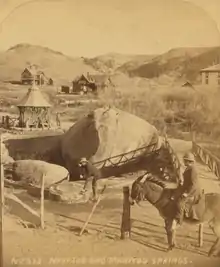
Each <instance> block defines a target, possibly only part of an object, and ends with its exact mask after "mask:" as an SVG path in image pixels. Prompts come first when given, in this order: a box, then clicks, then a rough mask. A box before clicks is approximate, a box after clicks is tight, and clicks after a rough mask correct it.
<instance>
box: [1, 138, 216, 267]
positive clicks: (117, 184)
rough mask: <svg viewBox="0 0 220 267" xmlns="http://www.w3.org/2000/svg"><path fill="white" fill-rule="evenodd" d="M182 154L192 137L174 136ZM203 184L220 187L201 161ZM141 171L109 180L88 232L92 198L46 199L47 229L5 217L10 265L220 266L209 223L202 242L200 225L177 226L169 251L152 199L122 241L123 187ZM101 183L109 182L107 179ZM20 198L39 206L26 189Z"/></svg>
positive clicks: (135, 216) (6, 255)
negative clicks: (174, 243)
mask: <svg viewBox="0 0 220 267" xmlns="http://www.w3.org/2000/svg"><path fill="white" fill-rule="evenodd" d="M172 144H173V147H174V149H175V150H176V151H177V152H178V153H179V155H180V156H181V155H182V153H183V152H184V151H185V150H188V149H189V148H190V145H191V144H190V142H184V141H178V140H174V141H173V142H172ZM198 169H199V174H200V179H201V184H202V186H203V188H205V190H206V192H207V191H217V192H219V191H220V190H219V182H218V180H217V178H215V177H214V176H213V174H212V173H211V172H209V171H208V169H207V168H206V167H204V166H201V165H198ZM134 178H135V175H133V176H131V177H125V178H120V179H114V180H113V181H111V182H109V183H108V184H111V187H108V188H107V191H106V193H105V194H104V197H103V199H102V201H101V202H100V204H99V206H98V208H97V210H96V212H95V214H94V216H93V217H92V220H91V223H90V224H89V225H88V228H87V229H88V233H85V234H83V235H82V236H81V237H79V236H78V232H79V229H80V227H82V226H83V223H84V221H85V220H86V218H87V216H88V214H89V212H90V210H91V209H92V203H87V204H78V205H64V204H60V203H56V202H49V201H45V209H46V214H45V220H46V222H45V225H46V229H45V230H39V229H25V228H24V227H22V226H21V225H19V224H18V223H17V222H16V220H15V218H13V217H12V216H11V215H6V216H5V220H4V261H5V266H7V267H10V266H14V265H15V266H19V267H22V266H30V265H41V266H44V267H47V266H51V265H56V266H82V265H84V266H103V265H107V266H125V265H128V266H136V265H140V266H143V265H146V266H155V265H156V266H177V265H185V266H190V267H191V266H216V267H217V266H220V265H219V263H220V259H219V258H213V259H209V258H208V257H207V252H208V250H209V249H210V247H211V246H212V244H213V242H214V241H215V236H214V235H213V233H212V231H211V230H210V229H209V228H208V226H207V225H205V226H204V245H203V247H202V248H199V247H197V244H198V241H197V239H198V226H197V225H188V224H184V225H183V226H181V228H179V229H178V231H177V243H178V244H177V248H176V249H175V250H174V251H172V252H167V250H166V248H167V241H166V235H165V229H164V225H163V220H162V218H161V217H160V216H159V214H158V212H157V210H156V209H155V208H154V207H153V206H151V205H150V204H149V203H148V202H144V203H142V207H138V206H134V207H132V211H131V217H132V236H131V239H130V240H120V223H121V213H122V186H124V185H127V184H131V183H132V181H133V180H134ZM101 183H104V181H102V182H101ZM20 198H21V199H22V200H24V201H25V202H26V203H28V204H29V205H31V206H32V207H33V208H35V209H36V210H39V207H40V203H39V200H36V199H32V198H31V197H30V196H27V195H24V194H20Z"/></svg>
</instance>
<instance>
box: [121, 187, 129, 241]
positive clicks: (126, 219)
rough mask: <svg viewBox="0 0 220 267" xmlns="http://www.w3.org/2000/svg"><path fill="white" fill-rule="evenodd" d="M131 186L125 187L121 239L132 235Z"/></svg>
mask: <svg viewBox="0 0 220 267" xmlns="http://www.w3.org/2000/svg"><path fill="white" fill-rule="evenodd" d="M129 197H130V189H129V186H124V187H123V212H122V221H121V239H128V238H130V236H131V218H130V214H131V205H130V201H129Z"/></svg>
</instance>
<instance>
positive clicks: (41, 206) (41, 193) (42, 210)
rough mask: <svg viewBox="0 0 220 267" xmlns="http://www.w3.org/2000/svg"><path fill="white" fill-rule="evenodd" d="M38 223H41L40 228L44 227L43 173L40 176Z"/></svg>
mask: <svg viewBox="0 0 220 267" xmlns="http://www.w3.org/2000/svg"><path fill="white" fill-rule="evenodd" d="M40 223H41V228H42V229H44V174H43V175H42V178H41V192H40Z"/></svg>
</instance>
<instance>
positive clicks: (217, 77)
mask: <svg viewBox="0 0 220 267" xmlns="http://www.w3.org/2000/svg"><path fill="white" fill-rule="evenodd" d="M200 78H201V79H200V80H201V84H202V85H210V86H220V64H217V65H214V66H211V67H209V68H205V69H202V70H200Z"/></svg>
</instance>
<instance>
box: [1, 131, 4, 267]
mask: <svg viewBox="0 0 220 267" xmlns="http://www.w3.org/2000/svg"><path fill="white" fill-rule="evenodd" d="M2 152H3V151H2V135H1V136H0V166H1V172H0V175H1V186H0V199H1V200H0V201H1V206H0V207H1V211H0V212H1V213H0V266H2V267H3V266H4V260H3V258H4V255H3V245H4V242H3V241H4V240H3V236H4V234H3V219H4V168H3V163H2V159H3V158H2Z"/></svg>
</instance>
